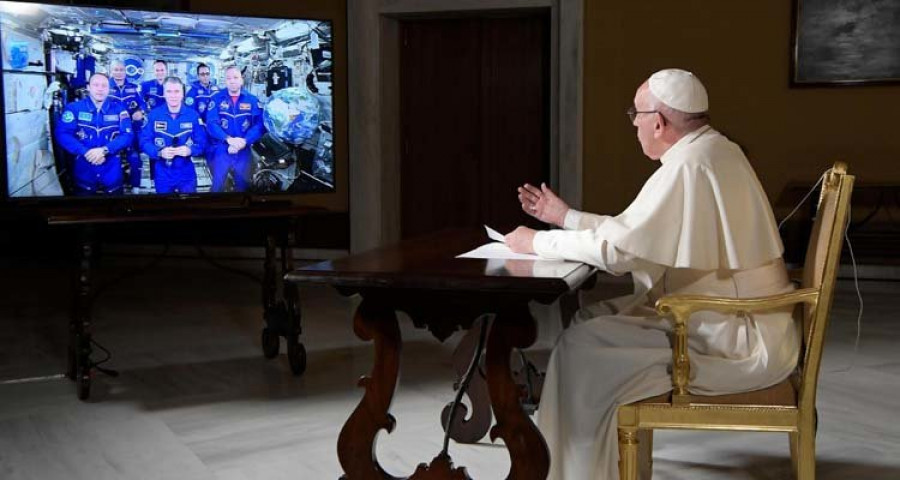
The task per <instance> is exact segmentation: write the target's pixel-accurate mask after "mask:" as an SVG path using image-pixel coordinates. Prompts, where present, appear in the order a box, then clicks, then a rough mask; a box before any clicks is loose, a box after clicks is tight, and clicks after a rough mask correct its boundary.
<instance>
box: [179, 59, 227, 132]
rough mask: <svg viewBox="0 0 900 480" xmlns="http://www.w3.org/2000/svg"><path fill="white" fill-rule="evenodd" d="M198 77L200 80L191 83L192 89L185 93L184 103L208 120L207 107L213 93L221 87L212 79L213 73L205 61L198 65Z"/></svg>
mask: <svg viewBox="0 0 900 480" xmlns="http://www.w3.org/2000/svg"><path fill="white" fill-rule="evenodd" d="M197 77H199V78H200V80H198V81H196V82H194V83H192V84H191V89H190V90H188V92H187V94H186V95H185V98H184V104H185V105H187V106H189V107H191V108H193V109H194V110H196V111H197V113H199V114H200V118H202V119H204V120H206V107H207V106H208V105H209V100H210V98H212V96H213V94H214V93H216V92H218V91H219V87H218V85H214V84H213V83H212V82H211V81H210V80H211V78H210V77H211V73H210V70H209V67H208V66H207V65H206V64H205V63H201V64H200V65H197Z"/></svg>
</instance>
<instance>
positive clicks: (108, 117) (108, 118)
mask: <svg viewBox="0 0 900 480" xmlns="http://www.w3.org/2000/svg"><path fill="white" fill-rule="evenodd" d="M126 115H127V114H126ZM103 121H105V122H118V121H119V116H118V115H104V116H103Z"/></svg>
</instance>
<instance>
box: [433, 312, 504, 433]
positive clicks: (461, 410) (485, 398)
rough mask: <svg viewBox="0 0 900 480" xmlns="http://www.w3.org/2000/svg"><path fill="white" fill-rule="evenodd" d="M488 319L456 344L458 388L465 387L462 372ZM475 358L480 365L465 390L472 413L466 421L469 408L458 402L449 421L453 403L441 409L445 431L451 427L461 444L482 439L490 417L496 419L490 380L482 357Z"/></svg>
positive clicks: (454, 367) (454, 353) (454, 357)
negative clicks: (493, 411) (492, 410)
mask: <svg viewBox="0 0 900 480" xmlns="http://www.w3.org/2000/svg"><path fill="white" fill-rule="evenodd" d="M485 321H487V318H486V317H482V318H481V319H480V320H478V321H477V322H476V323H475V324H473V325H472V328H470V329H469V331H468V332H466V335H465V336H464V337H463V338H462V340H460V342H459V345H457V347H456V350H455V351H454V352H453V369H454V370H456V373H457V374H458V375H459V379H460V381H459V382H458V383H457V385H456V388H461V387H462V385H461V384H460V383H461V382H462V379H463V375H465V373H466V369H467V368H468V367H469V364H470V363H471V362H472V356H473V355H475V347H476V346H477V344H478V336H479V332H480V331H481V325H482V322H485ZM476 361H477V362H478V363H477V365H478V366H479V368H478V370H477V371H476V372H475V374H474V375H473V376H472V378H471V381H470V382H469V386H468V389H466V392H465V394H466V395H468V397H469V401H470V402H471V404H472V416H471V417H470V418H469V419H468V420H466V415H467V414H468V410H469V409H468V408H466V406H465V405H464V404H459V406H458V407H457V412H456V415H454V416H453V420H452V422H450V423H449V424H448V421H450V411H451V408H452V406H453V404H452V403H451V404H449V405H447V406H446V407H444V410H443V411H442V412H441V425H444V429H445V430H447V429H449V431H450V438H452V439H453V440H456V441H457V442H459V443H475V442H477V441H479V440H481V439H482V438H483V437H484V436H485V434H487V432H488V429H489V428H490V427H491V419H492V418H493V415H492V414H491V398H490V396H489V395H488V388H487V381H486V379H485V378H484V373H483V370H482V369H481V368H480V365H481V361H480V359H478V360H476Z"/></svg>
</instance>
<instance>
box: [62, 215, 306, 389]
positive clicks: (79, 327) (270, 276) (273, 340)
mask: <svg viewBox="0 0 900 480" xmlns="http://www.w3.org/2000/svg"><path fill="white" fill-rule="evenodd" d="M322 212H324V210H323V209H315V208H309V207H294V206H291V205H290V204H287V205H285V204H283V203H281V202H272V203H269V202H263V203H258V204H252V205H249V206H244V207H241V208H234V209H216V208H211V209H209V208H204V209H200V208H195V209H184V206H182V208H181V209H179V210H163V209H152V208H148V209H141V210H135V211H127V212H123V213H111V212H110V211H103V210H99V211H97V210H94V211H87V210H83V211H75V210H66V211H61V210H57V211H53V212H44V216H45V218H46V220H47V222H48V224H49V225H70V226H75V227H77V228H78V230H79V234H78V268H77V271H76V282H75V300H74V308H73V309H72V313H71V314H70V317H69V345H68V350H67V368H66V376H67V377H68V378H69V379H71V380H73V381H74V382H75V385H76V391H77V394H78V398H79V399H81V400H87V399H88V398H89V397H90V391H91V382H92V380H93V377H94V373H95V372H97V371H99V372H101V373H107V374H113V375H115V374H116V372H115V371H114V370H111V369H106V368H101V367H98V362H95V361H94V360H93V359H92V358H91V356H92V354H93V351H94V345H95V343H94V342H93V339H92V310H93V306H94V298H95V295H96V293H97V291H98V290H97V288H96V286H95V285H94V282H95V278H94V277H95V274H96V270H97V267H96V263H97V259H98V256H99V253H98V251H99V249H98V245H99V244H100V237H101V234H102V229H103V228H101V227H104V226H106V225H110V224H115V225H118V224H129V223H132V222H153V221H156V222H162V221H165V222H170V221H192V220H193V221H199V220H202V221H209V220H220V219H221V220H233V219H255V218H263V219H266V220H267V221H266V222H265V223H266V227H265V228H266V244H265V261H264V262H265V263H264V273H263V282H262V294H263V295H262V303H263V320H264V327H263V328H262V330H261V334H260V337H261V344H262V353H263V355H264V356H265V357H266V358H275V357H276V356H278V354H279V350H280V344H281V339H282V338H284V339H285V344H286V345H287V352H286V353H287V357H288V362H289V364H290V368H291V372H292V373H293V374H294V375H298V376H299V375H302V374H303V372H304V371H305V370H306V348H305V347H304V345H303V343H301V342H300V334H301V333H302V329H301V315H300V296H299V293H298V291H297V287H296V285H294V284H289V283H285V282H283V280H282V279H283V278H284V275H285V274H286V273H287V272H289V271H291V270H293V269H294V260H293V255H292V254H291V249H292V248H293V247H294V246H295V245H296V238H295V235H296V229H297V223H298V219H300V218H301V217H304V216H306V215H310V214H315V213H322ZM279 249H280V250H281V252H280V256H279V252H278V250H279ZM100 363H102V361H101V362H100Z"/></svg>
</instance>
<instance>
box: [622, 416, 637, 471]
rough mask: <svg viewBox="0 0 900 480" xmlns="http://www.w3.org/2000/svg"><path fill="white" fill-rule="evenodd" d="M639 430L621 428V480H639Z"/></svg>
mask: <svg viewBox="0 0 900 480" xmlns="http://www.w3.org/2000/svg"><path fill="white" fill-rule="evenodd" d="M637 453H638V429H637V428H635V427H619V480H637V474H638V470H637V466H638V465H637Z"/></svg>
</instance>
